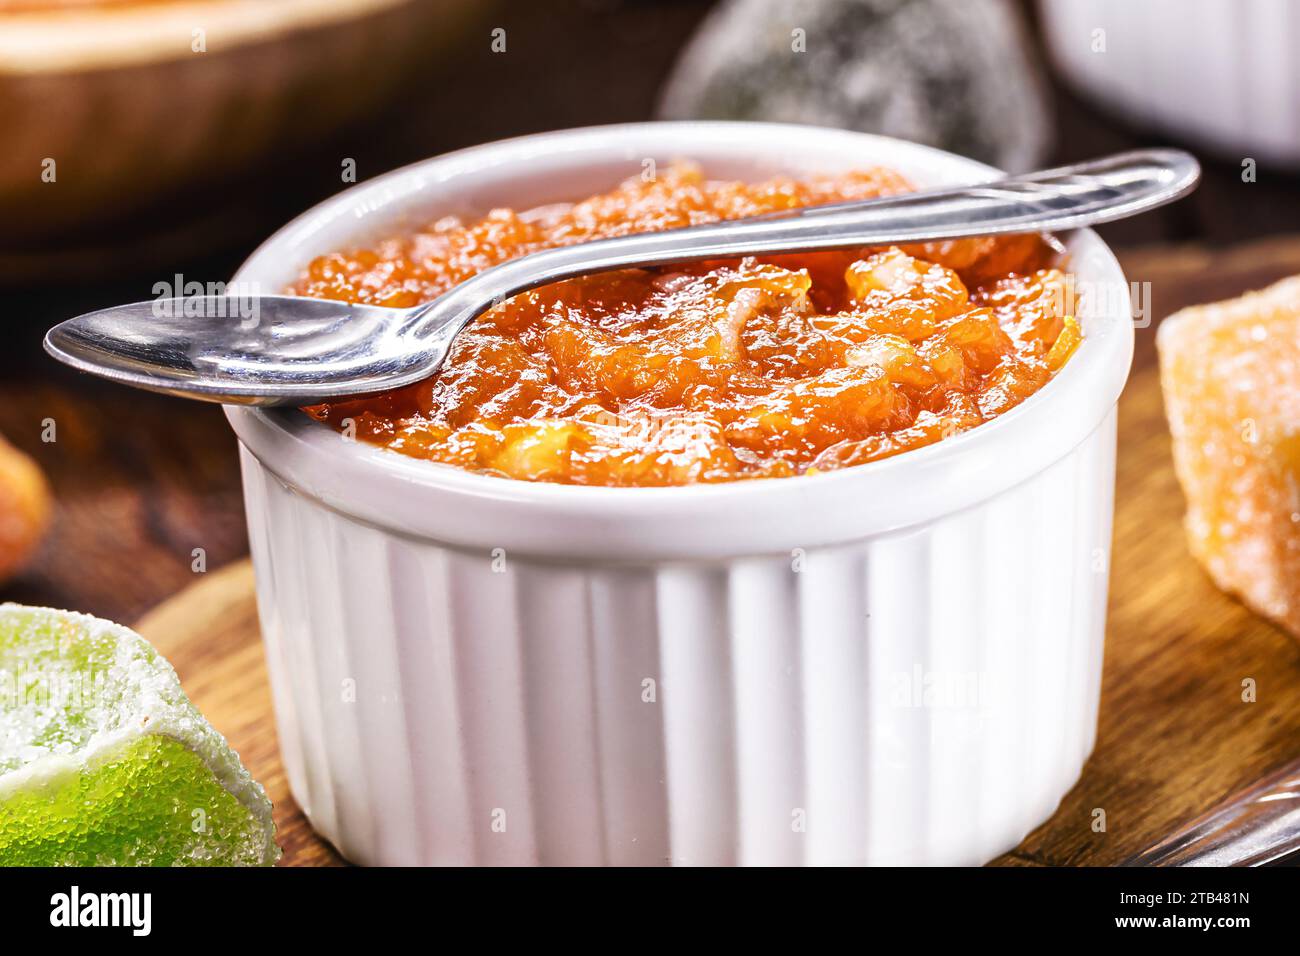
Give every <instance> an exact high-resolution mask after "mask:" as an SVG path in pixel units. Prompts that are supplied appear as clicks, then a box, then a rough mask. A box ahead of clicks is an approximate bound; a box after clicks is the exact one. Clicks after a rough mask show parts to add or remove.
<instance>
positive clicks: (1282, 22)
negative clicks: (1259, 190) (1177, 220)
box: [1038, 0, 1300, 166]
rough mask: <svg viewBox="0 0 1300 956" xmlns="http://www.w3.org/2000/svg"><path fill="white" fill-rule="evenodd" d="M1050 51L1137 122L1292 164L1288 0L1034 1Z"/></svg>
mask: <svg viewBox="0 0 1300 956" xmlns="http://www.w3.org/2000/svg"><path fill="white" fill-rule="evenodd" d="M1038 11H1039V17H1040V18H1041V20H1042V24H1043V34H1044V38H1045V39H1046V41H1047V45H1048V48H1049V49H1050V51H1051V54H1052V60H1053V62H1054V63H1055V65H1056V67H1057V68H1058V69H1059V70H1060V71H1061V72H1062V73H1063V74H1064V75H1065V77H1066V79H1067V80H1069V81H1070V83H1071V84H1072V85H1073V86H1074V87H1075V88H1077V89H1078V90H1080V91H1081V92H1083V93H1084V94H1085V95H1087V96H1088V97H1090V98H1091V99H1093V100H1095V101H1096V102H1097V103H1098V104H1100V105H1102V106H1104V107H1106V108H1109V109H1113V110H1115V111H1116V112H1118V113H1120V114H1123V115H1124V116H1125V117H1126V118H1127V119H1129V120H1130V121H1132V122H1134V123H1136V124H1139V125H1141V126H1143V127H1148V128H1152V129H1154V130H1157V131H1159V132H1163V133H1166V134H1170V135H1173V136H1179V137H1186V138H1187V139H1190V140H1193V141H1195V142H1198V143H1201V144H1203V145H1205V146H1206V147H1207V148H1209V149H1211V150H1213V151H1214V152H1215V153H1217V154H1219V155H1221V156H1223V157H1225V158H1228V159H1231V160H1233V161H1235V162H1241V161H1243V160H1245V159H1247V158H1254V159H1257V160H1260V161H1266V162H1273V163H1277V164H1280V165H1286V166H1300V59H1298V58H1297V57H1296V48H1297V46H1300V6H1297V5H1296V4H1295V2H1294V0H1232V2H1225V0H1140V2H1135V0H1085V2H1078V0H1075V2H1069V3H1064V2H1061V0H1038Z"/></svg>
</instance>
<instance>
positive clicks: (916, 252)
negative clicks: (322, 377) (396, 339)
mask: <svg viewBox="0 0 1300 956" xmlns="http://www.w3.org/2000/svg"><path fill="white" fill-rule="evenodd" d="M908 188H909V186H908V184H907V182H906V181H905V180H904V179H903V178H902V177H901V176H899V175H898V174H896V173H894V172H891V171H889V170H884V169H869V170H865V171H862V172H857V173H848V174H843V175H839V176H835V177H826V178H818V179H808V180H802V181H794V180H789V179H774V180H771V181H769V182H763V183H756V184H744V183H735V182H712V181H708V180H706V179H704V178H703V176H702V175H701V174H700V172H699V171H698V170H697V169H695V168H693V167H690V166H685V165H682V166H674V167H672V168H671V169H669V170H667V171H666V172H661V173H660V175H659V176H658V177H656V178H655V179H654V180H652V181H642V180H640V179H637V180H631V181H629V182H627V183H625V184H624V185H623V186H621V187H619V188H618V189H616V190H614V191H613V192H610V193H607V194H604V195H599V196H594V197H592V198H590V199H586V200H584V201H582V202H578V203H574V204H572V205H566V206H562V207H547V208H545V209H539V210H535V211H533V212H532V213H528V214H522V215H521V214H517V213H515V212H512V211H510V210H505V209H499V210H495V211H493V212H492V213H490V214H489V215H488V216H487V217H485V218H484V219H482V220H480V221H478V222H473V223H468V224H467V223H462V222H460V221H458V220H453V219H449V220H443V221H440V222H437V223H434V224H433V225H431V226H430V227H428V228H427V229H425V230H423V231H420V232H417V233H415V234H414V235H409V236H405V237H402V238H396V239H392V240H389V241H386V242H383V243H381V244H379V245H377V246H376V247H375V248H373V249H367V250H359V251H353V252H348V253H341V254H333V255H327V256H322V257H320V258H318V259H316V260H315V261H314V262H312V263H311V265H310V266H309V268H308V269H307V270H306V272H305V273H304V274H303V275H302V277H301V278H300V279H299V281H298V282H297V283H296V284H295V286H294V289H293V291H295V292H296V293H298V294H301V295H309V296H318V297H322V298H333V299H343V300H347V301H353V302H366V303H372V304H378V305H389V306H402V307H404V306H411V305H415V304H417V303H419V302H422V301H427V300H429V299H432V298H434V297H435V296H438V295H440V294H441V293H443V292H445V291H447V290H448V289H450V288H451V287H452V286H453V285H455V284H456V283H457V282H460V281H462V280H464V279H465V278H468V277H469V276H471V275H473V274H475V273H476V272H478V271H480V270H482V269H485V268H488V267H489V266H492V265H495V264H497V263H499V262H502V261H504V260H506V259H509V258H512V257H514V256H519V255H524V254H526V253H529V252H533V251H536V250H539V249H544V248H548V247H552V246H558V245H567V244H571V243H576V242H583V241H587V240H590V239H597V238H602V237H605V236H614V235H620V234H625V233H632V232H648V231H652V230H659V229H669V228H673V227H676V226H686V225H693V224H697V223H703V222H712V221H716V220H720V219H735V218H741V217H745V216H753V215H759V214H762V213H767V212H774V211H778V210H783V209H791V208H795V207H800V206H808V205H816V204H822V203H829V202H842V201H845V200H851V199H863V198H869V197H873V196H880V195H886V194H889V193H895V192H902V191H906V190H907V189H908ZM1055 256H1056V252H1055V250H1054V248H1053V247H1052V246H1051V245H1050V244H1049V243H1048V242H1047V241H1045V240H1044V239H1043V238H1042V237H1039V236H1013V237H1008V238H1003V239H992V238H980V239H966V240H958V241H951V242H942V243H931V244H926V245H918V246H908V247H903V248H885V249H861V250H853V251H837V252H818V253H805V254H799V255H788V256H777V257H769V258H746V259H741V260H726V261H711V262H704V263H696V264H692V265H687V266H673V267H667V268H661V269H649V270H645V269H637V270H627V271H622V272H613V273H606V274H602V275H594V276H589V277H584V278H580V279H573V280H569V281H566V282H560V283H556V284H554V285H551V286H547V287H545V288H542V289H538V290H535V291H532V292H527V293H523V294H521V295H518V296H515V297H514V298H512V299H510V300H508V301H506V302H505V303H503V304H501V305H499V306H497V307H495V308H493V309H492V310H490V311H489V312H486V313H485V314H484V315H482V316H481V317H480V318H479V319H478V320H477V321H476V322H475V323H473V324H472V325H471V326H470V327H469V328H467V329H466V330H465V331H463V332H462V333H461V334H460V336H459V337H458V338H457V340H456V342H455V344H454V346H453V347H452V350H451V353H450V355H449V356H448V359H447V362H446V364H445V365H444V366H443V368H442V370H441V371H440V372H439V373H438V374H437V375H434V376H432V377H431V378H429V379H427V380H425V381H423V382H420V383H418V384H416V385H411V386H408V387H406V388H402V389H397V390H394V391H391V392H387V393H384V394H381V395H377V396H369V397H366V398H363V399H359V400H355V401H346V402H335V403H330V404H327V405H318V406H314V407H312V408H309V409H307V411H308V413H309V414H311V415H312V416H313V417H315V418H317V419H319V420H321V421H324V422H328V423H330V424H331V425H333V426H334V427H336V428H340V429H347V430H349V431H350V432H353V433H355V436H356V437H357V438H360V439H362V440H364V441H368V442H373V443H376V444H379V445H382V446H384V447H387V448H390V449H392V450H394V451H397V452H400V453H402V454H404V455H410V456H412V457H415V458H423V459H429V460H431V461H437V462H444V463H447V464H452V465H456V466H459V467H461V468H465V469H468V470H471V471H476V472H481V473H485V474H491V475H499V476H503V477H508V478H519V479H524V480H529V481H553V482H567V483H572V484H583V485H622V486H647V485H685V484H692V483H695V482H716V481H730V480H735V479H741V478H764V477H786V476H792V475H799V474H805V473H809V472H813V471H820V470H827V469H833V468H843V467H846V466H849V465H857V464H861V463H863V462H869V461H873V460H875V459H879V458H885V457H888V456H890V455H895V454H898V453H899V452H903V451H907V450H909V449H912V448H918V447H921V446H923V445H928V444H930V443H932V442H935V441H938V440H940V439H941V438H944V437H946V436H949V435H952V434H955V433H957V432H961V431H965V430H967V429H970V428H974V427H975V426H977V425H979V424H981V423H983V422H986V421H988V420H989V419H991V418H994V417H995V416H997V415H1000V414H1002V413H1003V412H1005V411H1006V410H1007V409H1009V408H1011V407H1013V406H1014V405H1016V404H1018V403H1019V402H1021V401H1023V400H1024V399H1025V398H1027V397H1028V396H1029V395H1032V394H1033V393H1034V392H1035V391H1037V390H1038V389H1039V388H1041V387H1042V386H1043V385H1044V384H1045V383H1046V382H1047V381H1048V379H1049V378H1050V377H1051V376H1052V374H1053V373H1054V372H1055V371H1056V370H1057V369H1059V368H1060V367H1061V365H1062V364H1064V362H1065V361H1066V360H1067V359H1068V358H1069V356H1070V355H1071V353H1072V352H1073V350H1074V349H1075V347H1076V346H1077V345H1078V342H1079V335H1080V333H1079V327H1078V325H1077V324H1076V322H1075V320H1074V318H1073V317H1072V316H1073V302H1072V297H1071V295H1070V285H1069V282H1068V281H1067V277H1066V275H1065V274H1063V273H1062V272H1061V271H1060V270H1059V269H1057V268H1054V267H1053V263H1054V261H1055Z"/></svg>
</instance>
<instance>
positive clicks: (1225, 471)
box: [1156, 276, 1300, 635]
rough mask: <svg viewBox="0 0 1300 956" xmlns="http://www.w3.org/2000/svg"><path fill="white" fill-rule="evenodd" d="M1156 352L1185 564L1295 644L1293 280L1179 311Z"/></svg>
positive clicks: (1299, 440) (1297, 354)
mask: <svg viewBox="0 0 1300 956" xmlns="http://www.w3.org/2000/svg"><path fill="white" fill-rule="evenodd" d="M1156 341H1157V344H1158V347H1159V350H1160V374H1161V384H1162V386H1163V390H1164V397H1165V410H1166V412H1167V414H1168V416H1169V427H1170V431H1171V432H1172V434H1173V439H1174V443H1173V448H1174V465H1175V468H1176V470H1177V472H1178V479H1179V481H1180V482H1181V484H1182V486H1183V491H1184V493H1185V494H1186V496H1187V519H1186V524H1187V535H1188V539H1189V541H1190V544H1191V550H1192V553H1193V554H1194V555H1195V556H1196V558H1197V559H1198V560H1199V561H1200V562H1201V563H1202V564H1203V565H1204V566H1205V568H1206V569H1207V570H1208V571H1209V573H1210V575H1211V577H1213V578H1214V581H1215V583H1217V584H1218V585H1219V587H1221V588H1223V589H1224V590H1225V591H1229V592H1231V593H1233V594H1236V595H1239V596H1240V597H1241V598H1242V600H1243V601H1245V603H1246V604H1247V605H1249V606H1250V607H1251V608H1253V609H1254V610H1255V611H1257V612H1259V613H1260V614H1263V615H1265V616H1266V617H1269V618H1271V619H1273V620H1274V621H1276V622H1278V623H1279V624H1281V625H1282V626H1284V627H1286V628H1287V629H1288V630H1290V631H1291V632H1292V633H1293V634H1296V635H1300V276H1295V277H1293V278H1290V279H1286V280H1284V281H1282V282H1279V283H1277V284H1276V285H1273V286H1271V287H1269V288H1267V289H1265V290H1263V291H1262V292H1253V293H1248V294H1247V295H1244V296H1242V297H1241V298H1239V299H1232V300H1230V301H1227V302H1217V303H1213V304H1210V305H1201V306H1194V307H1192V308H1188V309H1184V310H1183V311H1181V312H1179V313H1177V314H1176V315H1173V316H1171V317H1169V318H1168V319H1166V320H1165V322H1164V323H1163V324H1162V325H1161V327H1160V331H1159V335H1158V336H1157V340H1156Z"/></svg>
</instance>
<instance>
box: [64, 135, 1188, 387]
mask: <svg viewBox="0 0 1300 956" xmlns="http://www.w3.org/2000/svg"><path fill="white" fill-rule="evenodd" d="M1199 176H1200V168H1199V167H1198V166H1197V163H1196V160H1195V159H1193V158H1192V157H1191V156H1190V155H1189V154H1187V153H1185V152H1182V151H1179V150H1173V149H1148V150H1138V151H1135V152H1129V153H1120V154H1118V155H1115V156H1111V157H1108V158H1105V159H1099V160H1094V161H1092V162H1087V163H1080V164H1077V165H1074V166H1063V167H1060V168H1058V169H1049V170H1045V171H1042V172H1037V173H1030V174H1029V175H1026V176H1014V177H1008V178H1005V179H999V180H996V181H993V182H987V183H980V184H977V185H972V186H962V187H958V188H954V189H940V190H933V191H928V192H918V193H909V194H906V195H901V196H893V197H889V198H885V199H873V200H867V201H859V202H847V203H838V204H835V205H829V206H817V207H813V208H809V209H798V210H791V211H790V212H784V213H778V214H775V215H769V216H761V217H757V218H753V219H742V220H732V221H727V222H719V223H711V224H709V225H703V226H691V227H689V228H685V229H673V230H669V231H665V232H655V233H644V234H639V235H631V236H620V237H617V238H614V239H600V240H597V241H595V242H588V243H584V244H581V245H573V246H564V247H560V248H556V249H547V250H544V251H542V252H536V253H533V254H531V255H527V256H521V257H520V258H518V259H512V260H510V261H508V262H504V263H502V264H501V265H498V266H495V267H493V268H491V269H487V270H485V271H483V272H481V273H479V274H478V275H475V276H474V277H472V278H470V279H467V280H466V281H465V282H462V283H461V284H460V285H458V286H456V287H455V288H454V289H452V290H451V291H449V292H447V293H446V294H445V295H442V296H440V297H438V298H437V299H435V300H434V301H432V302H429V303H425V304H423V305H419V306H416V307H414V308H410V309H387V308H381V307H377V306H367V305H350V304H347V303H343V302H333V301H328V300H323V299H311V298H302V297H297V296H283V295H268V296H258V297H253V298H249V299H245V300H242V301H241V300H238V299H237V298H235V297H231V296H199V297H192V298H189V299H155V300H152V301H148V302H136V303H133V304H131V305H121V306H116V307H114V308H110V309H101V310H99V311H98V312H89V313H87V314H86V315H82V316H78V317H77V318H75V319H70V320H68V321H66V322H62V323H60V324H59V325H56V326H55V327H54V328H52V329H50V331H49V332H48V333H46V336H45V348H46V351H48V352H49V353H50V354H51V355H53V356H54V357H55V358H57V359H59V360H60V361H62V362H66V363H67V364H68V365H71V366H73V367H74V368H78V369H81V370H82V371H86V372H92V373H94V374H96V375H101V376H103V377H104V378H108V379H112V380H113V381H116V382H122V383H124V384H127V385H134V386H136V387H138V388H145V389H150V390H153V391H157V392H166V393H168V394H172V395H179V396H182V397H185V398H195V399H201V400H204V401H210V402H224V403H229V404H241V405H307V404H312V403H314V402H318V401H323V400H325V399H331V398H341V397H345V396H349V395H360V394H365V393H369V392H377V391H383V390H385V389H390V388H394V387H396V386H399V385H405V384H408V383H410V382H415V381H418V380H420V379H422V378H425V377H427V376H429V375H432V374H433V373H434V372H436V371H437V370H438V368H439V367H440V366H441V365H442V363H443V360H444V359H445V358H446V356H447V351H448V349H449V348H450V346H451V343H452V340H453V339H454V338H455V337H456V335H457V333H459V332H460V331H461V329H463V328H464V327H465V326H466V325H468V324H469V323H470V322H471V321H473V319H474V318H475V317H476V316H478V315H479V314H480V313H482V312H484V311H485V310H487V309H488V308H490V307H492V306H493V305H495V304H498V303H500V302H502V301H503V300H505V299H506V298H508V297H510V296H512V295H515V294H517V293H519V292H523V291H525V290H527V289H533V288H536V287H538V286H542V285H546V284H548V283H551V282H556V281H558V280H561V279H569V278H573V277H575V276H580V275H588V274H591V273H596V272H604V271H608V270H611V269H628V268H634V267H644V266H657V265H664V264H667V263H674V262H686V261H690V260H699V259H720V258H729V257H737V256H746V255H771V254H775V253H786V252H803V251H808V250H813V249H842V248H855V247H865V246H880V245H889V244H893V243H906V242H923V241H929V240H937V239H956V238H960V237H963V236H976V235H992V234H999V233H1027V232H1042V231H1047V230H1059V229H1070V228H1074V227H1078V226H1086V225H1091V224H1093V223H1100V222H1109V221H1111V220H1114V219H1122V218H1124V217H1126V216H1133V215H1136V214H1138V213H1141V212H1145V211H1146V210H1148V209H1153V208H1155V207H1156V206H1160V205H1163V204H1164V203H1167V202H1171V201H1173V200H1175V199H1177V198H1179V197H1180V196H1183V195H1185V194H1186V193H1188V192H1190V191H1191V190H1192V189H1193V188H1194V187H1195V185H1196V181H1197V179H1198V178H1199ZM240 306H242V308H239V307H240Z"/></svg>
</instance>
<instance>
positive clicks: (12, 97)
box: [0, 0, 482, 249]
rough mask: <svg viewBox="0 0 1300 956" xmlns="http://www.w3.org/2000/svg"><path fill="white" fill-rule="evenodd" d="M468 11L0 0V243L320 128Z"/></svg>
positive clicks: (226, 169) (415, 6) (465, 3)
mask: <svg viewBox="0 0 1300 956" xmlns="http://www.w3.org/2000/svg"><path fill="white" fill-rule="evenodd" d="M475 6H476V0H164V2H133V0H98V2H91V3H87V2H85V0H72V2H69V0H54V2H50V0H43V2H42V0H0V129H3V130H4V131H5V140H6V142H5V148H4V149H3V150H0V222H4V223H5V230H4V235H3V236H0V245H3V246H5V247H9V248H11V249H20V248H23V247H24V246H25V244H27V243H31V242H49V241H50V240H54V239H59V238H60V237H64V236H67V235H69V234H70V233H72V232H73V230H74V229H78V228H83V227H85V226H87V225H92V224H102V223H105V222H111V221H112V220H115V219H117V218H120V217H123V216H125V215H127V214H128V213H130V212H131V211H132V210H135V209H139V208H140V207H141V206H142V205H144V204H146V202H147V201H148V200H149V199H150V198H152V197H155V196H158V195H160V194H164V193H166V192H168V191H169V190H173V189H176V188H177V187H180V186H183V185H185V184H186V183H188V182H190V181H196V180H201V179H205V178H210V177H214V176H220V175H225V174H230V173H234V172H237V171H239V170H241V169H243V168H246V167H248V166H250V165H251V164H252V163H254V162H255V161H256V160H257V159H258V158H259V157H262V156H264V155H266V154H267V153H269V152H271V151H274V150H276V149H280V148H285V147H287V146H290V145H293V144H297V143H301V142H304V141H308V140H310V139H312V138H317V137H321V136H324V135H326V134H328V133H329V132H331V131H332V130H334V129H336V128H338V127H340V126H342V125H343V124H345V123H347V122H348V121H350V120H354V119H356V118H358V117H360V116H362V115H364V114H365V113H366V112H367V111H368V110H372V109H374V108H376V107H378V106H379V105H381V104H382V103H384V102H385V101H386V100H389V99H390V98H391V96H392V95H393V94H394V93H395V92H396V90H397V89H398V88H399V87H400V84H401V82H402V80H403V78H404V77H405V76H407V75H408V71H409V68H410V67H411V66H413V65H414V64H415V63H416V62H417V59H418V58H423V57H427V56H436V55H438V53H439V52H440V49H442V48H445V45H446V44H447V43H449V42H451V41H453V40H455V39H457V38H458V37H459V35H460V33H461V32H462V31H463V29H464V28H466V27H467V26H468V25H469V24H470V23H471V22H472V19H473V16H474V13H475V9H474V8H475ZM478 6H479V7H481V6H482V5H481V4H478Z"/></svg>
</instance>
